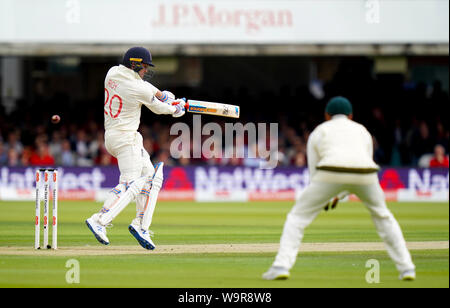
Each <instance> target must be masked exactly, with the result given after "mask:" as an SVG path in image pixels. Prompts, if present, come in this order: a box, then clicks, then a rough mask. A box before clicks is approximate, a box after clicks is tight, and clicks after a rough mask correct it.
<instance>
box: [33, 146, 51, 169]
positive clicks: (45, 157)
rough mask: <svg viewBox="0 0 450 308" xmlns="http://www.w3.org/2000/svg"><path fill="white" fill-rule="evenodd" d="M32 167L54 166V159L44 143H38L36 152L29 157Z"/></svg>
mask: <svg viewBox="0 0 450 308" xmlns="http://www.w3.org/2000/svg"><path fill="white" fill-rule="evenodd" d="M30 164H31V165H32V166H54V165H55V159H54V158H53V156H51V155H50V150H49V148H48V145H47V144H46V143H43V142H40V143H39V144H38V145H37V149H36V151H35V152H34V153H33V154H32V155H31V157H30Z"/></svg>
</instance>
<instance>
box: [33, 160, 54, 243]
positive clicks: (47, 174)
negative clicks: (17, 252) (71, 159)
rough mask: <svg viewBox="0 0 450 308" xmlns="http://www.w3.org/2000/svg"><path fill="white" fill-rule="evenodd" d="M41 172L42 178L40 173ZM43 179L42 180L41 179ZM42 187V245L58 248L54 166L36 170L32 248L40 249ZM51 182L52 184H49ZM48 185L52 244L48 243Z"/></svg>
mask: <svg viewBox="0 0 450 308" xmlns="http://www.w3.org/2000/svg"><path fill="white" fill-rule="evenodd" d="M42 173H43V178H42V177H41V174H42ZM42 180H43V181H42ZM42 182H43V188H44V198H43V199H44V219H43V220H44V223H43V225H44V243H43V247H45V248H47V249H50V248H53V249H57V248H58V234H57V232H58V169H56V168H40V169H38V170H36V218H35V229H34V248H35V249H41V247H40V242H41V239H40V231H41V230H40V229H41V224H40V220H41V188H42ZM50 182H53V185H50ZM50 186H52V190H51V191H52V199H53V208H52V216H53V219H52V245H51V246H50V245H49V243H48V229H49V226H48V224H49V221H48V215H49V203H50V196H49V192H50Z"/></svg>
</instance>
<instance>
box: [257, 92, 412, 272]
mask: <svg viewBox="0 0 450 308" xmlns="http://www.w3.org/2000/svg"><path fill="white" fill-rule="evenodd" d="M352 118H353V111H352V105H351V103H350V102H349V101H348V100H347V99H346V98H344V97H334V98H332V99H331V100H330V101H329V102H328V104H327V106H326V109H325V119H326V121H325V122H324V123H322V124H321V125H319V126H317V127H316V129H314V130H313V132H312V133H311V134H310V136H309V139H308V143H307V157H308V168H309V172H310V179H311V181H310V184H309V185H308V187H306V188H305V190H304V191H303V193H302V194H301V196H300V197H299V199H298V200H297V202H296V203H295V205H294V206H293V208H292V210H291V211H290V212H289V214H288V215H287V219H286V222H285V225H284V229H283V233H282V236H281V240H280V247H279V250H278V254H277V255H276V258H275V261H274V262H273V264H272V266H271V267H270V269H269V270H268V271H267V272H266V273H264V274H263V276H262V277H263V279H266V280H275V279H287V278H289V275H290V274H289V271H290V269H291V268H292V267H293V266H294V263H295V261H296V258H297V254H298V251H299V247H300V244H301V241H302V239H303V235H304V232H305V228H306V227H307V226H308V225H309V224H310V223H311V222H312V221H313V220H314V219H315V218H316V216H317V215H318V214H319V213H320V212H321V211H322V210H323V209H324V205H327V209H328V204H329V200H333V201H332V203H333V205H332V207H334V206H335V205H336V202H337V201H338V199H341V198H343V197H344V196H345V195H346V194H349V193H353V194H355V195H356V196H358V197H359V198H360V200H361V201H362V202H363V203H364V205H365V206H366V207H367V209H368V210H369V212H370V215H371V217H372V220H373V222H374V224H375V228H376V230H377V232H378V234H379V236H380V237H381V239H382V240H383V241H384V243H385V246H386V248H387V252H388V254H389V256H390V257H391V259H392V260H393V261H394V263H395V265H396V267H397V270H398V271H399V273H400V276H399V279H401V280H414V279H415V277H416V273H415V265H414V264H413V262H412V260H411V255H410V253H409V251H408V249H407V247H406V242H405V239H404V237H403V234H402V231H401V229H400V226H399V224H398V223H397V221H396V219H395V218H394V216H393V215H392V213H391V212H390V211H389V209H388V208H387V206H386V202H385V197H384V193H383V190H382V189H381V187H380V184H379V181H378V176H377V172H378V170H379V167H378V166H377V165H376V164H375V162H374V161H373V143H372V137H371V135H370V133H369V132H368V131H367V129H366V128H365V127H364V126H362V125H360V124H358V123H356V122H354V121H353V120H352Z"/></svg>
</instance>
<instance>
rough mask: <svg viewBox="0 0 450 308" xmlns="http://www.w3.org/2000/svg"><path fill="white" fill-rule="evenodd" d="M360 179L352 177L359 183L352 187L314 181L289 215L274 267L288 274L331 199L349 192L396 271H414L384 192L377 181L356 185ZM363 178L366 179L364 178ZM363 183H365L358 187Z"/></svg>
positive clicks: (344, 184)
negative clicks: (306, 235) (362, 207)
mask: <svg viewBox="0 0 450 308" xmlns="http://www.w3.org/2000/svg"><path fill="white" fill-rule="evenodd" d="M318 172H321V171H318ZM358 176H359V175H355V176H353V179H354V178H355V177H356V181H355V180H352V181H351V182H352V183H329V182H323V181H314V178H313V179H312V182H311V184H310V185H309V186H308V187H306V188H305V190H304V191H303V192H302V194H301V196H300V197H299V199H298V200H297V202H296V203H295V205H294V207H293V208H292V210H291V211H290V212H289V214H288V215H287V219H286V222H285V225H284V229H283V234H282V236H281V240H280V248H279V251H278V254H277V256H276V258H275V261H274V263H273V266H281V267H284V268H287V269H289V270H290V269H291V268H292V267H293V266H294V264H295V261H296V258H297V254H298V251H299V248H300V244H301V241H302V239H303V235H304V232H305V228H306V227H307V226H308V225H309V224H310V223H311V222H312V221H313V220H314V219H315V218H316V216H317V215H318V214H319V213H320V212H321V211H323V209H324V206H325V204H327V203H328V202H329V200H330V199H332V198H333V197H335V196H336V195H338V194H339V193H340V192H342V191H345V190H346V191H348V192H350V193H353V194H355V195H356V196H358V197H359V198H360V200H361V201H362V202H363V203H364V205H365V206H366V207H367V208H368V210H369V212H370V215H371V217H372V221H373V222H374V224H375V228H376V230H377V232H378V234H379V236H380V237H381V239H382V240H383V242H384V243H385V246H386V249H387V252H388V254H389V256H390V257H391V259H392V260H393V261H394V263H395V265H396V267H397V270H398V271H400V272H402V271H405V270H409V269H415V266H414V264H413V262H412V260H411V255H410V253H409V251H408V249H407V247H406V242H405V239H404V237H403V234H402V231H401V229H400V226H399V224H398V222H397V221H396V219H395V218H394V216H393V215H392V213H391V212H390V211H389V209H388V208H387V206H386V202H385V196H384V192H383V190H382V189H381V187H380V184H379V182H378V179H377V178H376V180H375V181H373V182H372V183H370V184H365V185H361V184H354V183H358V181H357V178H358ZM364 176H366V175H362V177H364ZM366 178H367V177H366ZM362 182H364V181H361V182H359V183H362Z"/></svg>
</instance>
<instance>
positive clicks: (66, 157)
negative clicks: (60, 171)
mask: <svg viewBox="0 0 450 308" xmlns="http://www.w3.org/2000/svg"><path fill="white" fill-rule="evenodd" d="M60 163H61V165H62V166H68V167H70V166H75V155H74V153H73V152H72V150H71V148H70V141H69V140H63V141H62V143H61V162H60Z"/></svg>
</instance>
